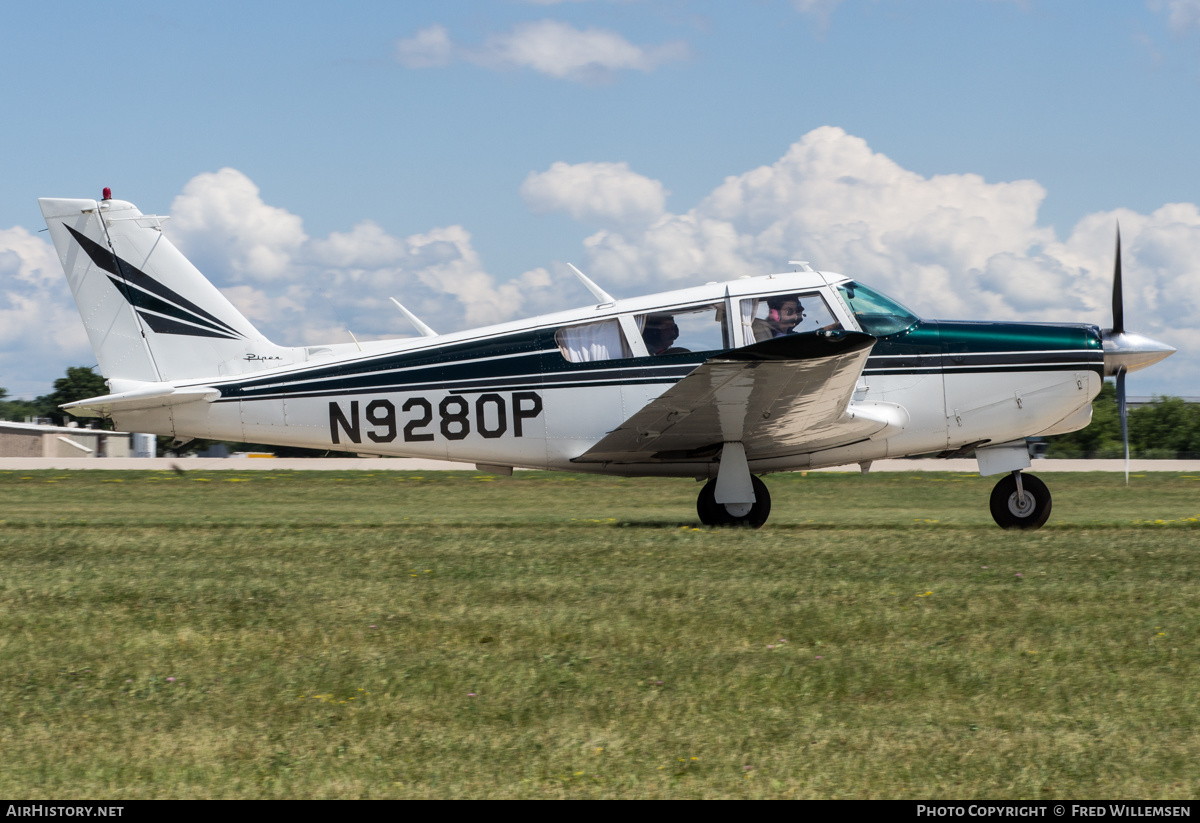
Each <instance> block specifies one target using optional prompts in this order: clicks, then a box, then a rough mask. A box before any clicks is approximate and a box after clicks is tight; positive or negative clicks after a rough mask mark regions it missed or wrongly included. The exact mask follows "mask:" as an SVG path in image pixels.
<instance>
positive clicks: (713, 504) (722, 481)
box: [696, 442, 771, 529]
mask: <svg viewBox="0 0 1200 823" xmlns="http://www.w3.org/2000/svg"><path fill="white" fill-rule="evenodd" d="M696 514H698V515H700V522H701V523H703V524H704V525H706V526H748V527H749V528H752V529H757V528H758V527H759V526H761V525H762V524H763V523H766V522H767V517H768V516H769V515H770V514H771V494H770V492H768V491H767V484H766V483H763V482H762V481H761V480H759V479H758V478H757V477H755V476H754V475H752V474H750V465H749V463H747V462H746V450H745V448H743V446H742V444H741V443H738V442H727V443H725V445H724V447H723V448H722V449H721V463H720V465H719V466H718V467H717V479H716V480H709V481H708V482H707V483H705V484H704V488H703V489H701V490H700V497H699V498H698V499H697V500H696Z"/></svg>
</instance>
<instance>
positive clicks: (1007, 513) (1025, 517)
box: [990, 471, 1051, 529]
mask: <svg viewBox="0 0 1200 823" xmlns="http://www.w3.org/2000/svg"><path fill="white" fill-rule="evenodd" d="M990 505H991V510H992V519H993V520H995V521H996V524H997V525H998V526H1000V528H1002V529H1040V528H1041V527H1042V526H1044V525H1045V524H1046V521H1047V520H1048V519H1050V505H1051V500H1050V490H1049V489H1048V488H1046V484H1045V483H1043V482H1042V481H1041V480H1039V479H1037V478H1036V477H1034V476H1033V475H1032V474H1022V473H1021V472H1020V471H1014V472H1013V473H1012V474H1009V475H1007V476H1005V477H1003V478H1002V479H1001V480H1000V482H999V483H997V484H996V486H995V488H993V489H992V498H991V502H990Z"/></svg>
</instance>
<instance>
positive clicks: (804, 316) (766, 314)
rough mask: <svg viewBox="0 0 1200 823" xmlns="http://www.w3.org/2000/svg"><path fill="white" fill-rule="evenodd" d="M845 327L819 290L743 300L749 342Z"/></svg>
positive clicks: (745, 328) (744, 329) (745, 332)
mask: <svg viewBox="0 0 1200 823" xmlns="http://www.w3.org/2000/svg"><path fill="white" fill-rule="evenodd" d="M841 327H842V324H841V323H840V322H838V320H837V318H836V317H834V316H833V312H832V311H830V309H829V304H828V303H826V302H825V298H823V297H822V296H821V295H820V294H818V293H817V292H801V293H799V294H797V293H796V292H791V293H790V294H773V295H770V296H768V297H755V298H753V299H750V300H743V301H742V336H743V337H744V338H745V340H746V342H747V343H761V342H762V341H764V340H770V339H771V338H773V337H783V336H784V335H788V334H801V333H803V332H812V331H818V330H821V329H840V328H841Z"/></svg>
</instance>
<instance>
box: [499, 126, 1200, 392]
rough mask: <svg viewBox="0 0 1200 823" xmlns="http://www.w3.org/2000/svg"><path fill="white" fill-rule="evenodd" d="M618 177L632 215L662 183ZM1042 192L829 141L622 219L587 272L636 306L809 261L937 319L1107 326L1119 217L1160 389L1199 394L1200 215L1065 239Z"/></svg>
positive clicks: (1148, 220)
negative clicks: (1162, 345) (1157, 358)
mask: <svg viewBox="0 0 1200 823" xmlns="http://www.w3.org/2000/svg"><path fill="white" fill-rule="evenodd" d="M588 166H589V164H579V166H565V165H561V168H560V164H556V165H555V166H552V167H551V170H550V171H549V172H546V173H545V174H546V175H550V178H548V179H547V182H551V181H554V180H555V177H554V174H553V173H554V172H555V170H556V169H559V171H560V172H561V175H560V177H561V181H562V182H564V183H565V181H566V180H568V179H569V177H570V175H568V174H567V172H568V171H569V170H574V173H575V174H578V175H579V176H580V177H581V179H582V180H584V181H587V180H590V179H591V178H590V177H589V176H588V175H587V174H585V173H584V172H585V171H586V170H587V168H588ZM611 179H612V183H613V185H614V186H617V185H618V184H619V183H620V182H622V181H623V182H625V183H627V184H628V185H629V186H630V187H631V188H630V193H628V194H626V195H625V196H626V197H627V198H628V199H629V200H630V201H631V202H638V199H637V198H636V197H635V196H634V195H633V194H632V192H633V191H646V190H651V189H650V187H648V186H647V183H648V182H653V181H648V180H647V178H644V177H641V176H639V175H634V174H633V173H632V172H630V173H629V174H628V175H616V176H614V177H612V178H611ZM530 180H539V181H540V176H534V177H531V178H530ZM526 183H527V185H528V184H529V181H528V180H527V181H526ZM546 188H547V191H548V192H549V193H548V194H547V193H543V194H542V195H541V196H540V197H531V196H530V195H529V194H527V195H526V197H527V201H530V205H531V207H534V206H536V207H538V208H540V209H541V210H547V209H549V208H552V207H553V208H557V209H559V210H562V211H566V212H567V213H569V214H572V215H573V216H575V217H576V218H577V219H579V220H580V221H581V222H583V223H594V222H599V221H598V214H597V212H598V211H600V210H599V209H597V208H596V207H594V206H592V207H589V206H588V205H587V204H588V203H589V202H591V201H590V200H589V197H588V186H587V185H581V190H580V191H579V192H577V193H575V194H574V195H572V193H571V191H570V187H569V186H568V185H561V186H549V185H548V186H547V187H546ZM523 191H524V190H523ZM1045 194H1046V192H1045V189H1044V188H1043V187H1042V186H1041V185H1039V184H1038V183H1037V182H1036V181H1032V180H1017V181H1001V182H988V181H986V180H984V179H983V178H982V177H980V176H979V175H974V174H949V175H935V176H932V177H924V176H922V175H919V174H917V173H915V172H912V171H909V170H907V169H905V168H903V167H901V166H900V165H899V164H897V163H896V162H895V161H893V160H892V159H891V158H889V157H887V156H886V155H883V154H881V153H879V152H875V151H873V150H872V149H871V148H870V146H868V145H867V143H866V141H864V140H862V139H861V138H858V137H855V136H852V135H849V134H847V133H845V132H844V131H842V130H841V129H838V128H833V127H823V128H819V129H816V130H814V131H812V132H810V133H808V134H807V135H805V136H804V137H803V138H802V139H801V140H799V141H798V142H796V143H795V144H793V145H792V146H790V147H789V148H788V150H787V152H786V153H785V154H784V155H783V156H782V157H781V158H780V159H779V160H778V161H776V162H775V163H773V164H771V165H769V166H762V167H760V168H756V169H751V170H749V171H747V172H745V173H743V174H740V175H736V176H732V177H729V178H728V179H726V180H725V181H724V182H723V183H722V184H721V185H719V186H717V187H716V188H715V189H714V190H713V191H712V192H711V193H710V194H709V195H708V196H706V197H705V198H704V199H703V200H701V202H699V203H698V204H696V206H695V207H693V208H691V209H689V210H688V211H686V212H684V213H681V214H676V213H671V212H667V211H663V212H662V213H660V214H658V216H657V217H654V218H653V219H652V220H650V221H649V222H645V221H641V222H638V221H630V220H626V221H624V222H620V221H618V220H616V219H614V217H613V216H612V215H620V214H622V212H621V211H620V210H619V209H614V210H612V211H610V212H609V213H608V216H609V219H608V223H609V225H605V226H604V227H603V228H601V229H600V230H599V231H597V232H595V233H594V234H592V235H591V236H590V237H588V238H587V239H586V240H585V241H584V248H585V251H586V257H587V271H588V273H589V274H590V275H591V276H592V277H593V278H594V279H595V280H596V281H597V282H599V283H600V284H601V285H602V286H603V287H605V288H609V289H610V291H622V290H623V291H624V293H626V294H630V293H635V292H636V293H646V292H650V291H654V290H656V289H665V288H675V287H681V286H688V285H695V284H698V283H703V282H706V281H710V280H722V279H727V278H734V277H738V276H740V275H744V274H751V275H753V274H763V273H766V272H770V271H779V270H783V269H785V268H786V263H787V261H788V260H792V259H802V260H808V261H811V262H812V264H813V266H814V267H816V268H822V269H825V270H829V271H838V272H842V273H845V274H847V275H850V276H853V277H856V278H860V279H862V280H863V281H864V282H867V283H869V284H871V285H874V286H877V287H878V288H880V289H881V290H883V291H885V292H887V293H890V294H892V295H893V296H894V297H896V298H897V299H899V300H900V301H901V302H904V303H907V304H909V305H910V306H912V307H913V308H914V309H915V310H917V311H918V312H920V313H921V314H923V315H925V316H927V317H943V318H947V319H953V318H959V319H976V320H988V319H991V320H1044V321H1075V322H1092V323H1096V324H1098V325H1101V326H1107V325H1108V324H1109V323H1110V322H1111V318H1110V316H1109V313H1110V305H1111V291H1110V290H1111V276H1112V265H1113V235H1114V230H1115V226H1116V223H1117V220H1118V218H1119V219H1120V223H1121V231H1122V237H1123V241H1124V267H1125V273H1126V274H1125V284H1126V285H1125V292H1126V293H1125V306H1126V324H1127V325H1128V326H1129V327H1130V328H1133V329H1136V330H1138V331H1142V332H1144V333H1146V334H1150V335H1152V336H1154V337H1157V338H1158V339H1161V340H1164V341H1165V342H1168V343H1171V344H1172V345H1176V346H1178V347H1180V349H1181V353H1180V354H1178V355H1176V356H1174V357H1172V358H1171V359H1170V361H1169V364H1164V365H1163V366H1160V367H1156V368H1157V369H1158V371H1157V372H1156V376H1163V377H1165V378H1166V379H1168V380H1173V381H1176V382H1177V381H1180V380H1184V379H1185V377H1184V376H1185V375H1191V377H1190V378H1186V379H1190V380H1191V381H1192V388H1190V389H1189V390H1186V391H1185V390H1184V389H1182V388H1181V389H1178V393H1181V394H1196V393H1200V390H1198V389H1196V388H1195V386H1196V385H1200V363H1197V361H1196V359H1195V358H1194V357H1193V355H1191V354H1188V353H1185V352H1183V351H1182V349H1183V347H1184V345H1185V341H1186V340H1189V339H1192V338H1200V278H1198V277H1197V272H1196V268H1197V264H1196V263H1195V261H1196V260H1197V259H1200V209H1198V208H1197V206H1196V205H1195V204H1192V203H1182V204H1168V205H1164V206H1163V207H1161V208H1159V209H1157V210H1155V211H1154V212H1152V213H1150V214H1138V213H1136V212H1132V211H1128V210H1121V211H1118V212H1104V213H1097V214H1093V215H1089V216H1087V217H1085V218H1084V219H1082V220H1081V221H1079V223H1078V224H1077V225H1076V226H1075V227H1074V228H1073V229H1072V230H1071V231H1070V232H1069V233H1068V235H1067V236H1066V237H1065V239H1062V238H1059V236H1058V235H1057V234H1056V233H1055V231H1054V229H1053V228H1051V227H1050V226H1047V225H1044V224H1042V223H1040V222H1039V220H1038V209H1039V207H1040V206H1041V203H1042V200H1043V199H1044V197H1045ZM600 202H602V203H608V202H615V203H620V202H622V195H621V194H620V193H614V192H608V196H607V198H605V199H603V200H601V201H600ZM618 286H623V287H624V289H618V288H617V287H618Z"/></svg>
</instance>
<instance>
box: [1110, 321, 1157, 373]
mask: <svg viewBox="0 0 1200 823" xmlns="http://www.w3.org/2000/svg"><path fill="white" fill-rule="evenodd" d="M1100 337H1101V339H1102V340H1103V341H1104V376H1105V377H1111V376H1112V375H1114V374H1116V373H1117V370H1118V369H1124V370H1125V371H1126V372H1131V371H1137V370H1138V369H1144V368H1146V367H1147V366H1153V365H1154V364H1155V363H1157V362H1158V361H1159V360H1162V359H1164V358H1166V357H1170V356H1171V355H1172V354H1174V353H1175V349H1174V348H1173V347H1171V346H1168V345H1167V344H1166V343H1160V342H1159V341H1157V340H1155V339H1153V338H1151V337H1147V336H1146V335H1144V334H1138V333H1137V332H1132V331H1122V332H1116V331H1113V330H1112V329H1105V330H1104V331H1102V332H1101V333H1100Z"/></svg>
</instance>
